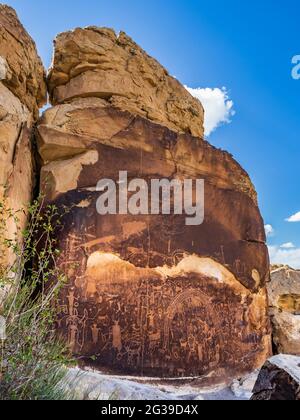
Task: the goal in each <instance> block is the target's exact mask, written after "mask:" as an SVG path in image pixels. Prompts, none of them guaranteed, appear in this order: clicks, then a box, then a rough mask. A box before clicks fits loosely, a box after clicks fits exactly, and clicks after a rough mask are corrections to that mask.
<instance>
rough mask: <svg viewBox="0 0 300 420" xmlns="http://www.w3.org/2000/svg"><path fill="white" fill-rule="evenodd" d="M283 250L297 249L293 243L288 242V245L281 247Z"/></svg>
mask: <svg viewBox="0 0 300 420" xmlns="http://www.w3.org/2000/svg"><path fill="white" fill-rule="evenodd" d="M280 248H281V249H294V248H296V247H295V245H294V244H293V242H287V243H286V244H282V245H281V246H280Z"/></svg>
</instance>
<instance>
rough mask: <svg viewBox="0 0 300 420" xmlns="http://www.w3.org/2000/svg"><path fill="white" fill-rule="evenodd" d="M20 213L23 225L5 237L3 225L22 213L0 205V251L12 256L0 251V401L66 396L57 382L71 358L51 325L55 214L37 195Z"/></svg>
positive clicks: (58, 280)
mask: <svg viewBox="0 0 300 420" xmlns="http://www.w3.org/2000/svg"><path fill="white" fill-rule="evenodd" d="M26 213H27V214H28V216H29V222H28V225H27V227H26V229H25V230H24V231H22V232H21V231H20V229H17V230H16V232H15V234H14V238H8V237H7V225H8V223H10V222H13V224H14V225H18V224H19V218H20V216H22V211H19V212H16V211H13V210H12V209H9V208H7V206H6V205H5V203H2V204H0V249H2V253H3V249H6V250H9V251H11V254H12V255H13V261H12V262H11V263H10V265H9V266H7V262H6V261H5V258H4V255H2V261H1V262H0V290H2V292H4V291H5V290H6V291H7V290H9V292H8V293H7V294H6V297H5V298H4V300H2V303H1V306H0V315H1V316H2V317H3V318H4V319H5V320H6V339H5V340H2V341H1V340H0V346H1V354H0V399H1V400H11V399H15V400H52V399H66V398H67V396H66V395H64V394H63V393H62V392H60V391H59V390H58V387H57V384H58V383H59V382H60V381H61V380H62V378H63V377H64V375H65V372H66V368H65V366H66V365H68V364H69V363H72V361H71V359H70V355H69V354H68V351H67V350H66V348H65V346H64V344H62V343H61V342H60V341H59V340H58V338H57V336H56V333H55V328H54V324H55V323H54V320H55V303H56V299H57V296H58V294H59V292H60V290H61V287H62V286H63V285H64V284H65V282H66V278H65V276H64V275H63V274H62V273H60V271H59V269H58V267H57V264H56V263H57V258H58V257H59V251H58V250H57V249H56V240H55V230H56V229H59V228H60V226H61V222H60V219H61V216H60V214H59V212H58V209H57V208H56V207H55V206H54V205H44V201H43V199H39V200H37V201H35V202H34V203H33V204H32V205H31V206H30V207H29V208H28V209H27V210H26ZM3 318H2V319H3Z"/></svg>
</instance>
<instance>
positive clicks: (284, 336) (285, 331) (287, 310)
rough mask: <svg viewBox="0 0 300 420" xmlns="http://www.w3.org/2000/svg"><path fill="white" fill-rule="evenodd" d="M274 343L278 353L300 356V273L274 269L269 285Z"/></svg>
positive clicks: (289, 269)
mask: <svg viewBox="0 0 300 420" xmlns="http://www.w3.org/2000/svg"><path fill="white" fill-rule="evenodd" d="M268 293H269V304H270V314H271V320H272V326H273V342H274V346H275V349H276V351H277V352H278V353H284V354H292V355H298V356H299V355H300V271H299V270H293V269H292V268H290V267H287V266H281V267H274V268H273V269H272V271H271V282H270V283H268Z"/></svg>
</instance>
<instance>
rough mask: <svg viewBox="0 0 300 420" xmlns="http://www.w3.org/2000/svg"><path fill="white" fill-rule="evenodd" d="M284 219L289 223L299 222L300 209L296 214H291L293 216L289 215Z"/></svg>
mask: <svg viewBox="0 0 300 420" xmlns="http://www.w3.org/2000/svg"><path fill="white" fill-rule="evenodd" d="M285 221H286V222H290V223H297V222H300V211H299V212H298V213H296V214H293V216H291V217H289V218H288V219H285Z"/></svg>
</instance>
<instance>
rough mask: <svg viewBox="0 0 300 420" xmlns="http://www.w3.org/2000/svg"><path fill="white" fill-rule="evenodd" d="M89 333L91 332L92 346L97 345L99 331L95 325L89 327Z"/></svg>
mask: <svg viewBox="0 0 300 420" xmlns="http://www.w3.org/2000/svg"><path fill="white" fill-rule="evenodd" d="M91 331H92V339H93V344H95V345H96V344H98V340H99V331H100V329H99V328H98V326H97V324H93V325H92V327H91Z"/></svg>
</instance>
